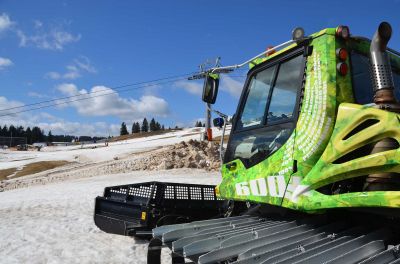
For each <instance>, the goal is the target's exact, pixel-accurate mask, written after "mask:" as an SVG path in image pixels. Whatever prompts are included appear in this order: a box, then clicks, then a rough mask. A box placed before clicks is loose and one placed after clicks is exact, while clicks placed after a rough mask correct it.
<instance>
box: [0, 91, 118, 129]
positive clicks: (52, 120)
mask: <svg viewBox="0 0 400 264" xmlns="http://www.w3.org/2000/svg"><path fill="white" fill-rule="evenodd" d="M23 105H24V104H23V103H22V102H18V101H12V100H8V99H7V98H5V97H2V96H0V125H1V126H3V125H7V126H9V125H14V126H23V127H24V128H27V127H28V126H29V127H31V128H32V127H34V126H38V127H40V128H41V129H44V131H45V133H48V131H49V130H51V131H52V133H53V135H64V134H69V135H75V136H83V135H85V136H108V135H109V134H111V135H118V134H119V127H120V125H118V124H107V123H105V122H94V123H81V122H70V121H66V120H64V119H62V118H58V117H56V116H54V115H52V114H49V113H47V112H40V113H35V114H34V113H32V112H24V113H16V114H13V115H7V116H4V115H5V114H11V113H13V112H17V111H18V110H21V109H18V110H17V109H14V110H9V111H1V109H8V108H13V107H20V106H23Z"/></svg>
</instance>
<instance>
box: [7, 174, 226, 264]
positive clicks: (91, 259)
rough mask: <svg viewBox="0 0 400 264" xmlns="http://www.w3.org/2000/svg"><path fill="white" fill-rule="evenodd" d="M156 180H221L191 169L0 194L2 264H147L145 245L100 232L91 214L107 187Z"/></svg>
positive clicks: (91, 180) (115, 177)
mask: <svg viewBox="0 0 400 264" xmlns="http://www.w3.org/2000/svg"><path fill="white" fill-rule="evenodd" d="M152 180H158V181H171V182H187V183H189V182H190V183H203V184H205V183H207V184H217V183H218V182H219V180H220V178H219V176H218V173H210V172H204V171H201V170H188V169H185V170H171V171H158V172H157V171H156V172H155V171H153V172H133V173H127V174H119V175H105V176H99V177H94V178H85V179H76V180H71V181H64V182H61V183H52V184H48V185H42V186H33V187H30V188H24V189H17V190H12V191H6V192H0V223H1V224H0V237H1V239H0V263H134V264H141V263H146V253H147V251H146V250H147V245H146V244H145V243H143V242H142V243H140V242H138V241H135V240H134V239H132V238H130V237H124V236H118V235H111V234H107V233H104V232H102V231H100V230H99V229H98V228H97V227H96V226H95V224H94V222H93V211H94V198H95V197H96V196H97V195H102V192H103V189H104V187H106V186H112V185H119V184H128V183H135V182H145V181H152ZM167 254H168V252H164V254H163V255H164V257H168V255H167ZM163 263H170V261H164V262H163Z"/></svg>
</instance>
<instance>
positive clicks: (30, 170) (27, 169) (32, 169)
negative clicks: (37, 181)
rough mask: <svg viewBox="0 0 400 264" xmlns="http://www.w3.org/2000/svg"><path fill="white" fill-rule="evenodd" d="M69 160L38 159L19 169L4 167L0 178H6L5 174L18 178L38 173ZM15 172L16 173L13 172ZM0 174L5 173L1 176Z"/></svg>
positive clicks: (64, 163)
mask: <svg viewBox="0 0 400 264" xmlns="http://www.w3.org/2000/svg"><path fill="white" fill-rule="evenodd" d="M69 163H71V162H69V161H65V160H54V161H39V162H34V163H30V164H27V165H26V166H24V167H23V168H22V169H21V170H18V169H17V168H12V169H6V170H1V171H0V180H6V179H7V176H11V175H12V177H11V178H18V177H22V176H26V175H31V174H35V173H39V172H42V171H46V170H51V169H54V168H57V167H60V166H64V165H66V164H69ZM15 172H16V173H15ZM1 175H5V176H4V177H3V178H2V177H1Z"/></svg>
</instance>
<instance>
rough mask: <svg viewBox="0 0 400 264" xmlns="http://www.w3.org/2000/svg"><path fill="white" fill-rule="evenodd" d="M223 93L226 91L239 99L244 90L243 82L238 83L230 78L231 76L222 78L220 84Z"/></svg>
mask: <svg viewBox="0 0 400 264" xmlns="http://www.w3.org/2000/svg"><path fill="white" fill-rule="evenodd" d="M220 89H221V91H225V92H227V93H229V94H230V95H232V96H233V97H235V98H239V97H240V94H241V93H242V89H243V82H240V81H237V80H234V79H232V78H231V77H229V75H224V76H222V77H221V84H220Z"/></svg>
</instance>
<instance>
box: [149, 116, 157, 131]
mask: <svg viewBox="0 0 400 264" xmlns="http://www.w3.org/2000/svg"><path fill="white" fill-rule="evenodd" d="M150 131H156V121H155V120H154V118H152V119H151V121H150Z"/></svg>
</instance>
